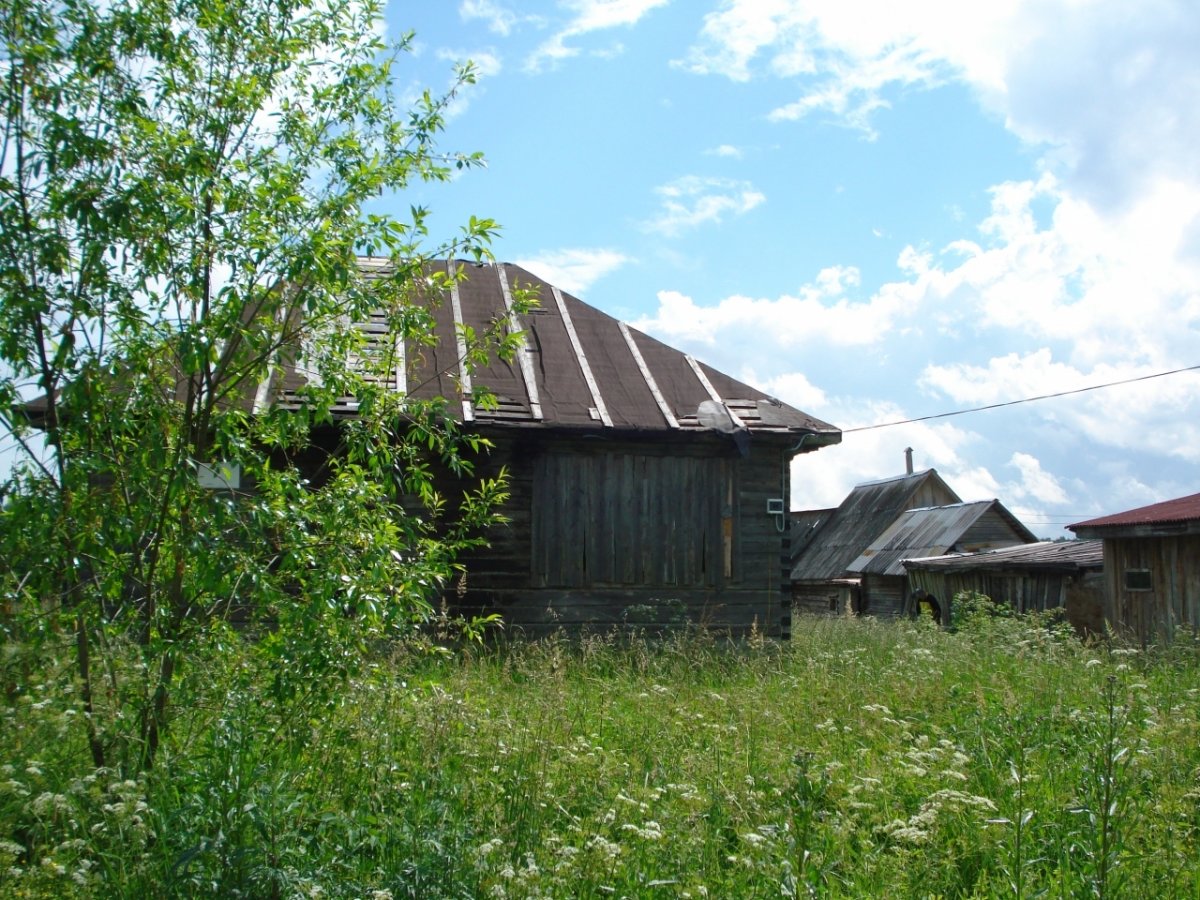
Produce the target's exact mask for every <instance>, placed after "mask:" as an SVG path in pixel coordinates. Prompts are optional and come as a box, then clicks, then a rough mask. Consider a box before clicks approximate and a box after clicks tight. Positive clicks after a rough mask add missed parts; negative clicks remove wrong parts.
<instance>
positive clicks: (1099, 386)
mask: <svg viewBox="0 0 1200 900" xmlns="http://www.w3.org/2000/svg"><path fill="white" fill-rule="evenodd" d="M1196 371H1200V365H1195V366H1185V367H1184V368H1182V369H1171V370H1170V371H1168V372H1155V373H1153V374H1151V375H1139V376H1137V377H1136V378H1123V379H1121V380H1120V381H1109V382H1106V383H1104V384H1093V385H1088V386H1087V387H1081V388H1073V389H1072V390H1069V391H1055V392H1054V393H1052V394H1039V395H1038V396H1036V397H1022V398H1020V399H1019V400H1005V401H1004V402H1002V403H989V404H987V405H986V406H972V407H970V408H968V409H955V410H951V411H950V412H942V413H934V414H932V415H928V416H917V417H915V418H912V419H900V420H898V421H895V422H879V423H877V424H875V425H860V426H858V427H857V428H843V429H842V434H851V433H853V432H856V431H874V430H875V429H877V428H894V427H895V426H897V425H912V424H913V423H915V422H928V421H930V420H931V419H948V418H950V417H951V416H965V415H966V414H967V413H977V412H984V411H986V410H989V409H1001V408H1003V407H1006V406H1017V405H1019V404H1022V403H1033V402H1034V401H1036V400H1052V399H1054V398H1055V397H1068V396H1070V395H1071V394H1083V393H1086V392H1088V391H1098V390H1101V389H1103V388H1111V387H1119V386H1120V385H1123V384H1134V383H1136V382H1139V381H1149V380H1150V379H1152V378H1165V377H1166V376H1168V375H1179V374H1181V373H1183V372H1196Z"/></svg>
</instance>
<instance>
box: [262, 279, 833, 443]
mask: <svg viewBox="0 0 1200 900" xmlns="http://www.w3.org/2000/svg"><path fill="white" fill-rule="evenodd" d="M450 265H453V266H454V268H455V271H456V272H459V273H462V274H464V275H465V278H464V279H463V280H461V281H460V282H459V283H458V284H457V285H456V286H455V287H454V288H453V289H452V290H448V291H446V292H445V294H446V296H441V293H442V292H440V291H434V290H432V289H427V290H426V294H427V295H426V296H424V297H423V298H422V299H423V300H425V301H427V302H428V305H429V307H430V309H431V310H432V311H433V313H434V317H435V319H436V332H437V336H438V338H439V340H438V344H437V345H436V346H434V347H420V346H408V347H405V348H403V350H404V352H403V353H402V354H398V355H399V356H401V357H402V358H403V360H404V367H405V369H406V371H402V372H398V373H397V375H396V381H397V389H398V390H404V389H407V390H408V391H410V392H411V394H412V395H413V396H416V397H438V396H440V397H447V398H459V400H461V404H451V407H450V410H451V412H452V413H453V414H455V415H456V417H458V418H460V419H470V420H472V421H476V422H480V423H490V424H497V425H508V426H516V427H545V426H555V427H568V428H574V429H588V430H595V431H603V430H605V429H609V428H612V429H623V430H638V431H640V430H650V431H660V432H701V431H707V430H710V429H714V428H716V429H718V430H728V431H741V430H743V429H744V430H745V431H748V432H749V433H750V434H772V433H773V434H780V435H792V436H794V437H795V438H796V440H797V443H798V444H799V443H800V440H801V438H803V437H804V436H805V435H811V436H812V437H811V438H810V439H809V440H807V441H806V442H805V444H804V445H803V446H800V447H799V448H798V449H799V450H801V451H807V450H812V449H816V448H817V447H820V446H825V445H828V444H835V443H838V442H840V441H841V431H839V430H838V429H837V428H836V427H834V426H833V425H830V424H828V423H827V422H822V421H821V420H820V419H816V418H814V417H812V416H810V415H808V414H807V413H804V412H802V411H800V410H798V409H795V408H794V407H791V406H788V405H787V404H785V403H782V402H781V401H779V400H777V399H775V398H774V397H770V396H768V395H767V394H765V393H763V392H762V391H760V390H757V389H755V388H753V387H750V386H749V385H746V384H743V383H741V382H739V381H736V380H735V379H733V378H730V377H729V376H728V375H725V374H724V373H722V372H718V371H717V370H716V369H713V368H710V367H709V366H707V365H705V364H704V363H700V362H698V361H696V360H694V359H692V358H691V357H690V356H687V355H686V354H684V353H682V352H680V351H679V350H676V349H674V348H673V347H669V346H667V345H666V344H664V343H662V342H661V341H658V340H655V339H654V338H652V337H650V336H649V335H645V334H642V333H641V332H640V331H637V330H635V329H633V328H630V327H629V326H628V325H626V324H624V323H622V322H619V321H618V320H617V319H615V318H613V317H612V316H609V315H607V314H605V313H603V312H601V311H600V310H598V309H596V308H595V307H593V306H589V305H588V304H586V303H584V302H583V301H582V300H579V299H577V298H576V297H573V296H571V295H570V294H567V293H565V292H563V291H561V290H559V289H558V288H556V287H554V286H553V285H550V284H547V283H546V282H545V281H543V280H542V279H540V278H538V277H537V276H536V275H533V274H532V273H530V272H528V271H526V270H525V269H522V268H520V267H519V266H515V265H512V264H510V263H496V264H477V263H473V262H464V261H456V262H453V263H445V262H443V263H435V264H432V265H431V267H430V271H431V273H432V272H435V271H436V272H445V271H446V270H447V267H448V266H450ZM360 267H361V268H362V271H363V273H364V275H365V276H366V277H368V278H382V277H386V276H387V275H388V274H389V273H390V272H391V271H392V268H391V263H389V262H388V261H387V260H382V259H370V258H367V259H362V260H360ZM517 289H521V290H529V291H532V292H533V293H534V294H535V295H536V296H537V298H538V299H539V301H540V305H539V306H538V307H537V308H536V309H534V310H533V311H532V312H531V313H529V314H527V315H521V316H517V315H516V314H514V313H512V312H511V309H510V307H511V297H512V292H513V291H515V290H517ZM373 318H374V319H377V321H373V322H372V323H364V324H363V325H362V326H360V327H362V328H363V330H364V332H365V333H366V335H367V340H368V347H367V348H366V350H365V353H364V355H366V354H369V353H370V352H371V349H372V348H371V342H372V341H380V342H384V341H387V340H389V336H388V334H387V330H386V320H385V318H384V316H383V314H382V313H380V314H379V316H377V317H373ZM496 321H508V322H509V323H510V327H512V328H513V330H519V331H522V332H524V335H525V341H524V348H523V349H522V350H521V351H520V352H519V354H518V359H517V360H514V361H513V362H512V363H511V364H509V363H505V362H500V361H495V360H493V361H492V362H491V363H490V364H489V365H487V366H484V367H481V368H479V369H477V370H475V371H474V372H473V373H470V379H471V381H470V382H468V383H466V384H464V377H463V376H464V373H463V372H462V371H461V369H460V365H459V360H460V357H461V353H462V351H461V347H460V346H459V344H458V340H457V335H458V333H459V332H461V330H462V328H463V327H464V326H465V327H468V328H471V329H474V330H475V331H476V332H477V333H482V332H483V330H484V329H486V328H488V327H489V326H490V325H491V324H492V323H494V322H496ZM385 349H386V348H385ZM302 383H303V379H302V378H301V377H298V376H296V375H295V374H294V373H293V374H291V375H290V377H286V378H285V380H284V383H282V385H277V386H275V390H274V391H273V393H274V395H275V397H276V399H277V401H279V402H283V403H285V404H287V403H295V402H298V401H299V398H298V396H297V394H296V389H297V388H298V387H299V386H300V385H301V384H302ZM471 383H473V384H474V385H475V386H484V387H487V388H488V389H489V390H491V391H492V392H493V393H494V394H495V395H496V398H497V400H498V401H499V402H498V405H497V407H496V408H495V409H484V408H478V407H472V405H471V404H470V402H469V389H470V384H471ZM343 406H344V408H343V409H341V410H339V411H340V412H343V413H346V414H351V413H353V410H354V404H353V399H352V398H347V399H346V401H345V403H344V404H343Z"/></svg>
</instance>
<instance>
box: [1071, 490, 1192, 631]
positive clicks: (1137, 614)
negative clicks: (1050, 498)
mask: <svg viewBox="0 0 1200 900" xmlns="http://www.w3.org/2000/svg"><path fill="white" fill-rule="evenodd" d="M1067 527H1068V528H1069V529H1070V530H1071V531H1073V532H1075V534H1076V535H1078V536H1079V537H1081V538H1091V539H1098V540H1101V541H1103V542H1104V578H1105V588H1106V590H1105V602H1104V616H1105V618H1106V619H1107V620H1108V621H1109V622H1110V623H1111V624H1112V625H1113V627H1114V628H1116V629H1118V630H1125V631H1128V632H1130V633H1131V634H1133V635H1135V636H1136V637H1137V639H1138V640H1140V641H1141V642H1142V643H1143V644H1150V643H1164V642H1167V641H1170V640H1171V638H1172V637H1173V636H1174V634H1175V632H1176V631H1177V630H1178V629H1179V628H1190V629H1191V630H1192V631H1193V632H1195V631H1197V629H1198V628H1200V494H1191V495H1189V496H1187V497H1179V498H1177V499H1175V500H1167V501H1164V502H1162V503H1154V504H1151V505H1149V506H1142V507H1138V508H1137V509H1131V510H1128V511H1126V512H1122V513H1116V514H1114V515H1110V516H1101V517H1100V518H1097V519H1088V520H1087V521H1085V522H1077V523H1075V524H1074V525H1068V526H1067Z"/></svg>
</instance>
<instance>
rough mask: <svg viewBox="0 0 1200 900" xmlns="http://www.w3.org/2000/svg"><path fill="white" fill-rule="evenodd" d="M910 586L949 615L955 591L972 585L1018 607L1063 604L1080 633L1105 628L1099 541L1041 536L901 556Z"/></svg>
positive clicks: (1059, 606) (1022, 609)
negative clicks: (995, 545)
mask: <svg viewBox="0 0 1200 900" xmlns="http://www.w3.org/2000/svg"><path fill="white" fill-rule="evenodd" d="M904 568H905V569H906V570H907V572H908V582H909V588H910V590H912V591H924V592H925V593H927V594H928V595H930V596H932V597H935V598H937V599H938V601H939V603H940V604H941V607H942V610H943V613H944V614H945V615H946V616H947V617H949V619H950V620H953V615H954V610H953V601H954V597H955V595H956V594H959V593H961V592H963V591H971V592H974V593H978V594H983V595H984V596H987V597H990V598H991V599H992V600H994V601H995V602H997V603H1007V604H1009V605H1010V606H1011V607H1012V608H1013V610H1015V611H1016V612H1018V613H1026V612H1040V611H1045V610H1051V609H1062V610H1064V613H1065V615H1066V617H1067V620H1068V621H1069V622H1070V623H1071V624H1072V625H1074V626H1075V629H1076V630H1077V631H1079V632H1080V633H1101V632H1103V630H1104V616H1103V609H1102V607H1103V582H1104V554H1103V549H1102V547H1101V543H1100V541H1040V542H1038V543H1035V544H1017V545H1015V546H1012V547H1004V548H1001V549H998V550H983V551H980V552H977V553H954V554H949V555H945V556H943V555H938V556H933V557H929V558H924V559H906V560H904Z"/></svg>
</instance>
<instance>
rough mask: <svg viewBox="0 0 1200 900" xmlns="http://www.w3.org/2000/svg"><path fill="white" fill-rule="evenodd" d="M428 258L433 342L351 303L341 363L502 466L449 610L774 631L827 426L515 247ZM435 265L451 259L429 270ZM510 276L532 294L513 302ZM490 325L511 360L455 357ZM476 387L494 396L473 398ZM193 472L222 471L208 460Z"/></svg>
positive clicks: (330, 447)
mask: <svg viewBox="0 0 1200 900" xmlns="http://www.w3.org/2000/svg"><path fill="white" fill-rule="evenodd" d="M359 268H360V271H361V273H362V276H363V277H364V278H365V279H368V280H370V279H382V278H386V277H388V276H390V275H391V274H393V272H394V270H393V268H392V264H391V263H390V262H389V261H387V260H382V259H373V258H364V259H361V260H360V261H359ZM451 269H452V270H453V272H452V273H451V272H448V270H451ZM425 274H426V276H427V277H426V279H425V280H424V281H422V282H419V283H416V284H414V301H415V302H416V303H418V304H420V305H421V306H423V307H425V308H426V309H427V310H428V311H429V312H430V314H431V317H430V318H431V324H432V330H433V332H434V336H435V337H436V342H435V343H433V344H428V343H426V342H421V341H399V342H397V341H396V339H395V337H394V335H393V334H392V333H391V332H390V330H389V326H388V320H387V316H386V315H385V314H384V313H383V312H382V311H380V312H379V313H377V314H373V315H371V316H370V318H369V320H368V321H366V322H358V323H354V325H355V327H356V328H358V329H359V330H360V331H361V332H362V337H363V344H362V346H361V347H360V348H358V349H357V350H356V351H355V355H354V357H352V358H351V359H350V360H348V363H347V364H349V365H354V364H356V363H355V360H358V363H357V364H360V365H363V366H364V371H366V367H367V366H368V365H369V366H370V370H369V373H368V377H370V378H372V379H373V380H374V381H375V382H376V383H377V384H382V385H385V386H386V387H387V388H388V389H390V390H394V391H395V392H397V393H398V394H400V395H402V396H405V397H413V398H419V399H434V398H445V399H446V400H447V401H448V403H447V406H446V410H447V415H449V416H451V417H453V419H455V420H456V421H457V422H458V423H459V425H460V426H461V428H462V429H464V430H467V431H471V432H474V433H476V434H478V435H482V436H485V437H487V438H488V440H489V441H490V443H491V445H492V449H491V450H490V451H488V452H487V453H486V454H485V455H483V456H481V457H480V458H479V459H477V460H475V472H476V475H477V476H479V477H494V476H495V475H497V474H498V473H499V472H500V471H501V469H503V470H504V471H505V472H507V475H508V478H509V492H510V499H509V501H508V502H507V504H506V506H505V508H504V510H503V511H504V513H505V514H506V515H507V517H508V519H509V520H510V522H509V524H508V525H506V526H504V527H498V528H496V529H494V530H493V531H492V532H491V533H489V534H488V535H487V538H488V540H489V544H490V545H489V546H488V547H486V548H484V549H480V550H476V551H473V552H472V553H471V555H469V556H467V557H465V558H463V559H461V560H460V562H462V563H464V564H465V568H466V576H465V578H464V579H461V580H460V581H459V582H458V583H457V584H455V585H451V586H448V591H447V597H446V599H447V603H448V605H449V606H450V607H451V610H452V611H454V612H461V613H463V614H466V615H473V614H490V613H499V614H500V615H501V616H502V618H503V620H504V622H505V625H506V627H508V628H509V629H510V630H520V631H524V632H526V633H530V634H537V633H542V632H547V631H550V630H554V629H557V628H560V627H576V626H584V625H587V626H593V627H597V628H609V627H614V626H618V627H619V626H638V627H645V628H650V629H656V628H661V627H666V626H672V625H681V624H684V623H686V622H691V623H696V624H700V625H704V626H710V627H712V628H714V629H719V630H724V631H728V632H729V633H733V634H743V633H748V632H750V631H751V630H752V629H757V630H758V631H759V632H760V633H762V634H764V635H768V636H786V634H787V632H788V628H789V626H790V617H791V612H790V600H791V594H790V584H789V582H788V579H787V574H788V551H789V547H788V543H787V542H788V540H789V534H788V531H789V529H788V512H787V511H788V506H789V501H788V498H789V495H790V490H791V483H790V478H791V462H792V460H793V458H794V457H796V456H797V455H798V454H804V453H810V452H812V451H815V450H817V449H819V448H821V447H825V446H828V445H830V444H836V443H839V442H840V441H841V432H840V431H839V430H838V429H837V428H835V427H833V426H832V425H829V424H828V423H825V422H822V421H820V420H818V419H815V418H813V417H812V416H809V415H807V414H806V413H803V412H801V411H800V410H798V409H795V408H793V407H791V406H788V405H787V404H785V403H782V402H780V401H779V400H777V399H775V398H773V397H770V396H768V395H767V394H765V393H763V392H762V391H760V390H757V389H755V388H753V387H750V386H748V385H745V384H742V383H741V382H739V381H736V380H735V379H733V378H731V377H729V376H728V375H725V374H724V373H722V372H719V371H717V370H715V369H713V368H711V367H710V366H707V365H705V364H704V363H702V362H700V361H698V360H696V359H694V358H693V357H692V356H690V355H688V354H685V353H683V352H681V351H679V350H676V349H674V348H672V347H669V346H667V345H666V344H663V343H662V342H660V341H657V340H655V339H654V338H652V337H650V336H648V335H646V334H643V333H641V332H639V331H637V330H636V329H634V328H631V327H629V326H628V325H627V324H625V323H624V322H620V321H618V320H617V319H615V318H613V317H611V316H609V315H606V314H605V313H603V312H601V311H600V310H598V309H596V308H595V307H592V306H589V305H588V304H586V303H584V302H583V301H581V300H579V299H577V298H575V297H573V296H571V295H570V294H568V293H566V292H564V291H562V290H560V289H559V288H557V287H555V286H553V285H550V284H547V283H545V282H543V281H542V280H541V279H539V278H538V277H537V276H535V275H533V274H531V273H530V272H527V271H525V270H524V269H521V268H520V267H518V266H514V265H510V264H486V265H484V264H476V263H471V262H463V261H448V262H442V263H434V264H431V265H430V266H429V268H428V269H427V270H426V273H425ZM445 274H453V275H456V276H462V277H461V278H455V277H452V278H449V279H446V280H445V281H442V280H440V279H437V278H435V277H433V276H436V275H445ZM441 285H444V287H443V286H441ZM518 290H520V291H522V292H525V293H526V294H532V295H534V296H536V298H537V300H538V305H537V306H536V307H535V308H533V309H532V310H531V311H529V312H521V311H520V309H519V306H518V305H517V304H514V295H515V292H517V291H518ZM496 325H499V326H501V327H502V328H503V329H505V331H506V332H507V333H508V334H510V335H520V341H521V349H520V350H519V352H518V353H517V355H516V358H515V360H513V361H512V362H511V363H509V362H504V361H500V360H497V359H494V358H493V359H491V360H489V361H488V362H487V364H485V365H483V366H481V367H476V368H474V369H468V368H466V367H464V365H463V359H464V358H465V356H466V355H467V346H466V340H465V336H466V335H468V334H470V333H472V332H473V333H475V334H481V333H483V332H485V331H486V330H488V329H490V328H492V327H494V326H496ZM393 361H394V365H393ZM315 377H318V376H316V374H315V373H314V372H312V371H310V370H309V369H308V367H307V366H306V363H305V357H304V349H303V347H302V346H301V347H298V348H296V349H295V350H294V351H293V352H289V353H285V354H282V355H281V359H280V363H279V365H278V366H277V367H276V368H275V369H273V370H272V372H271V374H270V376H269V377H268V379H267V380H266V381H265V382H264V383H262V384H260V385H256V386H255V387H254V389H253V390H252V391H250V392H248V393H247V396H245V397H242V398H240V400H239V402H242V403H244V405H245V407H246V410H247V412H251V411H254V410H259V409H262V408H266V407H267V406H268V405H275V406H280V407H283V408H298V407H299V406H300V405H301V404H303V403H304V402H305V401H304V394H303V389H304V388H305V386H306V385H307V384H308V379H310V378H315ZM479 387H486V388H487V389H488V390H489V391H490V392H491V393H492V394H493V396H494V398H495V401H496V402H495V403H494V404H481V403H478V402H476V396H477V395H476V388H479ZM45 410H46V404H45V402H44V400H42V401H37V400H35V401H33V402H31V403H29V404H28V405H27V414H28V415H29V416H30V417H31V419H33V420H34V421H35V422H36V421H38V418H39V417H44V416H45ZM357 410H358V401H357V400H356V398H354V397H343V398H340V399H339V400H338V401H337V403H336V404H335V407H334V409H333V415H334V422H333V423H332V424H329V425H325V426H321V427H319V428H317V429H316V430H315V431H314V432H313V433H312V434H311V436H310V447H309V448H308V450H307V451H305V452H302V453H299V454H292V455H290V456H289V459H290V461H292V462H295V463H297V464H299V465H301V466H302V467H304V468H305V469H307V470H308V471H309V474H310V478H311V480H312V483H314V484H320V482H321V480H322V478H323V477H325V476H324V475H323V474H322V464H323V462H324V460H325V459H326V458H327V456H328V454H329V453H330V452H334V451H335V449H336V447H337V446H338V443H339V442H338V432H339V428H340V427H341V426H340V424H339V420H345V419H348V418H351V417H353V416H354V415H355V414H356V412H357ZM232 472H233V469H232V468H231V469H230V473H232ZM200 477H201V478H207V479H209V480H210V481H212V482H213V483H212V485H211V486H213V487H221V488H224V489H229V488H232V487H238V486H239V485H235V484H234V482H233V481H231V480H229V478H228V477H226V476H225V475H222V474H220V473H218V472H216V471H215V470H211V471H210V470H209V467H201V472H200ZM440 477H441V479H442V485H443V486H444V487H445V488H446V491H445V493H446V495H447V496H453V495H454V494H455V493H460V492H459V491H455V490H454V487H455V485H453V484H452V481H453V478H452V476H451V475H450V473H446V472H443V473H442V474H441V476H440ZM239 484H240V483H239ZM240 489H242V490H252V489H253V486H252V485H246V484H240Z"/></svg>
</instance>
